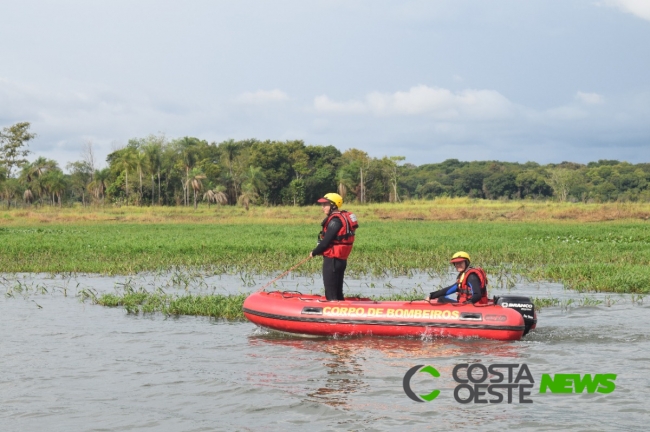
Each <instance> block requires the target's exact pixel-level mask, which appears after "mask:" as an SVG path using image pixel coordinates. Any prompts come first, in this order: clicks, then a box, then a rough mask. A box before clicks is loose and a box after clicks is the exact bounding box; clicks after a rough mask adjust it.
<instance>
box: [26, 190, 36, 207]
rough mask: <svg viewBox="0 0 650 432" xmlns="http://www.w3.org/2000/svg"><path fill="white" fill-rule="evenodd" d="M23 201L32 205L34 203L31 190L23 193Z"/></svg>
mask: <svg viewBox="0 0 650 432" xmlns="http://www.w3.org/2000/svg"><path fill="white" fill-rule="evenodd" d="M23 200H24V201H25V202H26V203H27V204H30V205H31V203H32V201H34V194H33V193H32V191H30V190H29V189H25V192H24V193H23Z"/></svg>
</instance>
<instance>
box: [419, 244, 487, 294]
mask: <svg viewBox="0 0 650 432" xmlns="http://www.w3.org/2000/svg"><path fill="white" fill-rule="evenodd" d="M450 262H451V264H453V265H454V267H456V271H457V272H458V277H457V278H456V283H455V284H453V285H452V286H448V287H447V288H443V289H441V290H438V291H434V292H432V293H431V294H429V296H428V297H427V298H426V299H425V300H433V299H435V298H437V299H439V300H438V303H472V304H487V302H488V298H487V275H486V274H485V271H484V270H483V269H482V268H480V267H470V265H469V263H470V261H469V254H468V253H467V252H463V251H460V252H456V253H455V254H454V256H452V257H451V261H450ZM454 293H457V300H453V299H450V298H448V297H447V296H448V295H451V294H454Z"/></svg>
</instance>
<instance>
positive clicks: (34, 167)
mask: <svg viewBox="0 0 650 432" xmlns="http://www.w3.org/2000/svg"><path fill="white" fill-rule="evenodd" d="M57 169H58V166H57V163H56V161H53V160H51V159H47V158H44V157H42V156H41V157H39V158H37V159H36V160H35V161H34V162H32V163H29V164H26V165H24V166H23V169H22V171H21V174H20V181H21V182H22V183H23V184H24V185H25V186H26V187H27V189H32V190H34V191H36V192H38V196H39V198H40V200H41V205H42V204H43V195H44V194H43V192H47V185H46V184H45V183H44V182H43V176H44V175H45V174H47V173H48V172H50V171H52V170H57Z"/></svg>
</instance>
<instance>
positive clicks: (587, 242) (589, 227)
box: [0, 201, 650, 293]
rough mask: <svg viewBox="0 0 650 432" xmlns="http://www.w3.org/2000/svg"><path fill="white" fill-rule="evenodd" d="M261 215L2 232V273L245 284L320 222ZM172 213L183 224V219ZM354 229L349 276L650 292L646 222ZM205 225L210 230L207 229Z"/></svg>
mask: <svg viewBox="0 0 650 432" xmlns="http://www.w3.org/2000/svg"><path fill="white" fill-rule="evenodd" d="M452 204H456V202H455V201H453V202H452ZM497 204H498V203H497ZM497 204H495V205H497ZM506 204H507V203H506ZM408 205H409V204H403V205H401V206H396V207H395V208H396V209H398V208H405V207H407V206H408ZM418 205H420V204H419V203H415V204H414V206H415V207H417V206H418ZM441 205H442V204H441ZM482 205H483V204H482ZM540 205H541V204H540ZM368 207H370V206H368ZM384 207H385V208H389V207H388V205H387V204H386V205H378V206H377V208H378V209H381V208H384ZM429 207H430V205H429ZM172 210H173V211H172ZM177 210H178V209H170V212H172V213H173V212H177ZM182 210H184V209H182ZM258 210H259V211H260V212H261V211H269V212H280V211H283V212H285V213H286V214H285V219H284V220H283V221H282V223H280V222H279V221H278V220H275V219H272V218H271V219H269V218H266V217H265V216H260V217H257V216H255V217H251V216H249V215H243V216H241V217H239V218H238V219H237V218H235V219H236V223H233V222H229V223H227V222H225V221H224V220H220V219H219V217H218V215H219V214H220V213H219V212H221V211H226V210H223V209H220V210H218V211H217V213H211V216H210V218H212V219H203V220H201V221H200V222H193V223H188V222H187V221H184V222H174V223H151V224H148V223H142V222H143V221H142V220H140V221H136V222H133V223H126V222H120V223H117V222H114V221H113V222H111V221H108V222H106V221H104V222H92V223H90V222H83V223H82V222H68V223H58V224H30V223H25V224H23V225H16V224H14V223H11V224H6V225H0V269H2V271H3V272H50V273H65V272H90V273H101V274H132V273H136V272H141V271H157V270H162V271H164V270H170V269H174V268H183V269H186V268H202V269H203V270H205V271H208V272H213V273H215V274H222V273H236V272H239V273H240V274H241V275H242V278H244V279H245V278H247V277H248V276H247V275H250V274H254V273H260V274H270V273H275V272H278V271H281V270H285V269H287V268H289V267H291V266H292V265H293V264H295V263H296V262H298V261H300V260H301V259H303V258H304V257H305V256H307V254H308V253H309V251H310V250H311V249H312V248H313V247H314V246H315V241H316V233H317V232H318V230H319V222H320V219H321V218H320V216H321V215H320V214H319V213H317V212H315V210H317V209H314V208H308V209H305V208H297V209H293V208H273V209H268V210H262V209H256V210H255V211H258ZM307 210H308V211H309V212H310V213H309V218H308V223H307V222H305V221H304V220H306V219H307V217H306V215H305V216H304V219H301V218H300V217H299V216H296V215H298V214H299V212H303V211H304V212H306V211H307ZM457 210H459V208H457ZM130 211H131V210H130V209H129V212H130ZM138 211H142V214H146V213H147V209H134V211H133V212H132V214H133V215H135V216H137V215H138V214H139V213H138ZM151 211H152V212H153V210H151ZM156 211H163V210H161V209H156ZM233 211H234V210H233ZM129 212H127V213H126V216H129V214H131V213H129ZM242 212H243V210H242ZM251 212H253V210H251ZM154 213H155V212H154ZM177 213H178V214H179V215H181V216H182V217H188V213H189V212H187V211H185V212H180V211H178V212H177ZM88 214H91V213H88ZM174 214H176V213H174ZM294 216H295V217H294ZM27 217H28V218H29V217H30V216H27ZM202 217H203V216H202ZM205 217H206V218H207V217H208V216H205ZM360 219H361V226H360V228H359V230H358V232H357V237H356V238H357V240H356V243H355V248H354V251H353V252H352V255H351V257H350V260H349V263H348V274H356V275H363V274H374V275H389V274H391V275H404V274H409V273H411V272H413V271H425V272H429V273H430V274H431V275H432V276H435V275H440V274H446V273H447V271H448V269H449V267H448V264H447V263H448V259H449V256H450V255H451V254H452V253H453V252H455V251H458V250H465V251H467V252H469V253H470V255H471V256H472V258H473V263H474V264H476V265H480V266H483V267H485V268H486V269H487V271H488V276H489V278H490V280H491V283H492V285H493V286H494V285H495V284H496V285H500V286H507V285H509V284H512V281H513V277H514V275H520V276H523V277H525V278H527V279H529V280H549V281H560V282H562V283H564V284H565V285H566V286H567V287H569V288H574V289H577V290H581V291H591V290H593V291H614V292H630V293H648V292H650V271H648V264H649V263H650V225H649V223H648V222H646V221H632V220H625V221H613V222H597V223H582V222H575V221H574V222H567V221H564V222H557V221H555V222H549V221H541V222H533V221H528V222H521V221H519V222H516V221H498V220H497V221H481V220H464V221H427V220H390V219H388V220H373V218H368V219H365V218H363V217H360ZM0 220H1V219H0ZM208 221H212V222H213V223H205V222H208ZM320 262H321V261H320V258H317V259H314V260H312V261H310V262H308V263H307V264H305V265H304V266H303V267H302V268H300V269H299V271H301V272H303V273H310V274H314V273H318V272H319V271H320Z"/></svg>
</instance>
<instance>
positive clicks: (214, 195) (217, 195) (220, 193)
mask: <svg viewBox="0 0 650 432" xmlns="http://www.w3.org/2000/svg"><path fill="white" fill-rule="evenodd" d="M225 190H226V188H224V187H223V186H221V185H219V186H217V187H216V188H214V189H208V190H207V191H206V192H205V193H204V194H203V199H204V200H205V201H207V202H208V208H210V203H215V204H221V205H224V204H227V203H228V197H227V196H226V194H225V193H224V191H225Z"/></svg>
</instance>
